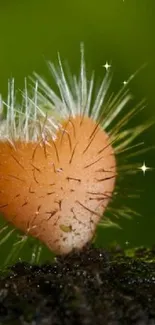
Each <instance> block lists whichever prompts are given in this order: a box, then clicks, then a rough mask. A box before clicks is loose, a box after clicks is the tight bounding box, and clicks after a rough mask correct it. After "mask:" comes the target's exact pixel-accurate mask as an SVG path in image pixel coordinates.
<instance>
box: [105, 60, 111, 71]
mask: <svg viewBox="0 0 155 325" xmlns="http://www.w3.org/2000/svg"><path fill="white" fill-rule="evenodd" d="M103 67H104V68H105V69H106V71H108V69H109V68H111V65H110V64H109V63H108V62H106V63H105V65H103Z"/></svg>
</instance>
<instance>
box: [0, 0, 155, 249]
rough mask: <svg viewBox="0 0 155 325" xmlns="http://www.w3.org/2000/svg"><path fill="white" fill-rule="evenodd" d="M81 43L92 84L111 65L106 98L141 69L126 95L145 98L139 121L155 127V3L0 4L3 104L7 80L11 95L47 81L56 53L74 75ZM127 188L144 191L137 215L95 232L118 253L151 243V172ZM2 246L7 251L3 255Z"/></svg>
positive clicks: (153, 141) (153, 138) (154, 216)
mask: <svg viewBox="0 0 155 325" xmlns="http://www.w3.org/2000/svg"><path fill="white" fill-rule="evenodd" d="M81 41H83V42H84V45H85V56H86V62H87V70H88V72H91V70H92V69H95V71H96V72H95V73H96V78H97V79H100V78H102V76H103V74H104V68H103V64H105V62H106V61H108V62H112V68H113V72H114V78H113V85H112V91H113V90H114V91H115V90H117V89H118V88H119V87H121V85H122V82H123V81H124V80H127V79H128V78H129V77H130V75H132V74H133V73H134V72H135V71H136V70H137V69H139V68H140V67H141V66H142V65H143V64H147V65H146V67H145V68H144V69H142V70H141V71H140V72H139V74H138V75H137V76H136V77H135V78H134V79H133V81H132V82H131V84H130V89H131V92H132V93H133V95H134V97H135V102H136V103H137V102H138V101H140V100H141V99H143V98H146V102H147V108H146V110H145V111H144V112H143V113H142V114H143V115H142V116H141V118H142V120H145V119H146V118H152V119H154V120H155V1H154V0H124V1H123V0H96V1H91V0H77V1H71V0H63V1H61V0H59V1H55V0H53V1H52V0H44V1H41V0H29V1H28V0H22V1H20V0H14V1H11V0H3V1H2V0H1V1H0V42H1V46H0V92H1V94H2V95H3V97H4V98H5V97H6V95H7V82H8V79H9V78H10V77H14V78H15V82H16V87H17V88H23V86H24V77H25V76H28V75H31V74H32V72H33V71H34V70H35V71H37V73H39V74H41V75H43V76H45V77H47V78H48V77H49V73H48V69H47V66H46V63H45V62H46V60H47V59H49V60H52V61H56V59H57V51H59V52H60V53H61V57H62V59H67V61H68V62H69V65H70V67H71V69H72V71H73V72H75V73H76V72H78V71H79V70H78V69H79V62H80V42H81ZM137 119H139V116H138V117H137ZM137 122H139V120H137ZM141 139H142V140H144V141H145V145H146V147H147V146H152V145H155V126H153V127H151V129H150V130H149V131H148V132H146V133H145V134H144V135H143V136H142V138H141ZM144 160H145V162H146V165H147V166H150V167H153V168H155V152H153V151H151V152H149V153H146V154H145V155H143V156H141V157H140V158H139V161H140V162H141V163H143V161H144ZM134 177H135V176H134ZM132 178H133V176H132ZM132 182H133V191H134V186H137V185H138V186H139V187H140V188H141V189H144V192H143V193H142V194H141V198H140V199H138V200H134V202H133V209H137V210H138V212H140V213H141V214H142V216H141V217H134V218H133V219H132V220H125V219H124V220H120V225H121V227H122V229H121V230H119V229H106V230H103V229H99V231H98V235H97V243H98V244H99V245H101V246H104V245H107V244H109V243H111V242H113V241H117V242H118V243H120V244H121V245H124V247H134V246H139V245H147V246H149V245H152V244H155V235H154V231H155V206H154V202H155V171H154V170H152V171H148V172H147V173H146V175H145V176H144V175H143V174H142V172H139V175H138V178H136V179H135V180H134V179H132ZM7 245H8V243H7ZM5 247H6V244H5V245H3V252H4V250H5ZM30 249H31V248H30Z"/></svg>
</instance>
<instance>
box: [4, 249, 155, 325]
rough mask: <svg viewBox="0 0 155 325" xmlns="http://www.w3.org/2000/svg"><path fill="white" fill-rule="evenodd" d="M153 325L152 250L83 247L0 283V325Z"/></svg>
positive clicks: (15, 270)
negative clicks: (128, 251) (129, 251)
mask: <svg viewBox="0 0 155 325" xmlns="http://www.w3.org/2000/svg"><path fill="white" fill-rule="evenodd" d="M1 324H4V325H6V324H7V325H9V324H11V325H16V324H17V325H21V324H22V325H28V324H31V325H62V324H65V325H71V324H74V325H99V324H102V325H104V324H105V325H121V324H125V325H128V324H129V325H132V324H136V325H147V324H149V325H154V324H155V250H153V249H152V250H149V251H148V250H146V249H141V250H140V249H139V250H137V251H136V252H135V255H134V257H128V256H126V255H125V254H124V252H123V251H121V250H120V251H119V250H117V249H115V250H113V251H112V250H110V251H106V250H103V249H95V248H87V249H85V250H84V251H83V252H81V253H72V254H70V255H69V256H66V257H61V258H57V259H56V261H54V263H53V264H46V265H42V266H36V265H30V264H26V263H18V264H16V265H14V266H13V267H12V268H11V269H10V270H9V274H7V275H4V274H1V278H0V325H1Z"/></svg>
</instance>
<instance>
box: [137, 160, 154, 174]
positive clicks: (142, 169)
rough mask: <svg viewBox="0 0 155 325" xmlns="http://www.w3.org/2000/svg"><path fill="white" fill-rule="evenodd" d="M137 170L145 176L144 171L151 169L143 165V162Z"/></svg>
mask: <svg viewBox="0 0 155 325" xmlns="http://www.w3.org/2000/svg"><path fill="white" fill-rule="evenodd" d="M139 169H140V170H141V171H142V172H143V175H145V173H146V171H147V170H150V169H152V168H151V167H147V166H146V164H145V161H144V162H143V164H142V166H141V167H139Z"/></svg>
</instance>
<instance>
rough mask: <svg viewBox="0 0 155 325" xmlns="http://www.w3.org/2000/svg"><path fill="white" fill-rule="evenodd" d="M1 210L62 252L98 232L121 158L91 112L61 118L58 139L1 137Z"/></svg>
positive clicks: (79, 245)
mask: <svg viewBox="0 0 155 325" xmlns="http://www.w3.org/2000/svg"><path fill="white" fill-rule="evenodd" d="M0 157H1V159H0V212H1V213H3V215H4V217H5V218H6V219H7V220H8V221H9V222H11V223H12V224H14V225H15V226H16V227H17V228H19V229H20V230H22V231H23V232H25V233H26V234H30V235H32V236H34V237H37V238H38V239H39V240H41V241H42V242H44V243H45V244H46V245H47V246H48V247H49V248H50V249H51V250H52V251H54V252H56V253H58V254H66V253H69V252H70V251H71V250H73V249H81V248H82V247H83V246H84V245H85V244H86V243H87V242H89V241H90V240H91V239H92V237H93V236H94V233H95V229H96V226H97V224H98V222H99V221H100V219H101V217H102V215H103V213H104V211H105V208H106V206H107V204H108V202H109V199H110V198H111V195H112V192H113V189H114V185H115V177H116V163H115V156H114V152H113V149H112V146H111V144H110V141H109V137H108V135H107V134H106V133H105V132H104V131H103V130H102V129H101V128H100V126H99V125H98V124H97V123H96V122H94V121H93V120H92V119H91V118H88V117H84V116H82V117H81V116H76V117H71V118H68V120H66V121H64V122H63V123H62V127H61V129H59V130H58V132H57V134H56V140H53V139H48V141H45V139H44V140H43V139H41V140H40V141H38V143H37V142H22V141H19V140H18V141H16V142H14V146H13V145H11V144H10V143H9V142H7V141H6V142H0Z"/></svg>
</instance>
